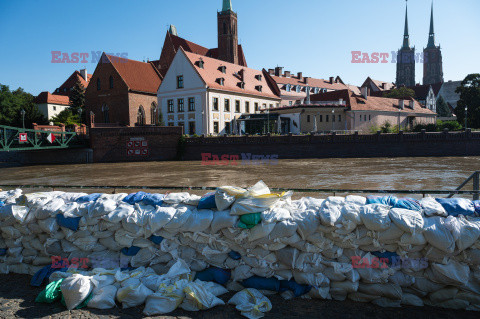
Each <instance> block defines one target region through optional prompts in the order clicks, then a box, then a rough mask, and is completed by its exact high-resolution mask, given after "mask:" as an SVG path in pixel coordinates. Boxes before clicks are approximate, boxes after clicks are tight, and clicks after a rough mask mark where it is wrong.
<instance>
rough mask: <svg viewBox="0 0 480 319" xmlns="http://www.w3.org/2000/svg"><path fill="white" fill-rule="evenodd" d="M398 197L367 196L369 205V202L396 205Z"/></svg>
mask: <svg viewBox="0 0 480 319" xmlns="http://www.w3.org/2000/svg"><path fill="white" fill-rule="evenodd" d="M397 201H398V198H396V197H395V196H372V195H370V196H367V203H366V204H367V205H368V204H383V205H388V206H391V207H395V205H396V204H397Z"/></svg>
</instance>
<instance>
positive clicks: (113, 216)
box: [102, 202, 135, 223]
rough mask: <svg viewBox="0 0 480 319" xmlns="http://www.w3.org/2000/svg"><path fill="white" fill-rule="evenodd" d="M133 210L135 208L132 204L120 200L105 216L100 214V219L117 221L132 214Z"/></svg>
mask: <svg viewBox="0 0 480 319" xmlns="http://www.w3.org/2000/svg"><path fill="white" fill-rule="evenodd" d="M134 211H135V208H134V207H133V205H130V204H127V203H124V202H121V203H119V204H118V206H117V207H116V208H115V209H114V210H113V211H111V212H109V213H108V214H107V215H106V216H102V219H104V220H107V221H109V222H111V223H119V222H121V221H122V220H124V219H126V218H127V217H128V216H130V215H131V214H133V212H134Z"/></svg>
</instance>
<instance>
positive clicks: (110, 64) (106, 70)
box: [85, 53, 162, 126]
mask: <svg viewBox="0 0 480 319" xmlns="http://www.w3.org/2000/svg"><path fill="white" fill-rule="evenodd" d="M161 82H162V76H161V75H160V73H159V72H158V70H157V69H156V68H155V66H153V64H152V63H144V62H139V61H134V60H129V59H124V58H119V57H116V56H110V55H107V54H105V53H103V54H102V57H101V59H100V61H99V62H98V64H97V67H96V69H95V72H94V73H93V75H92V78H91V80H90V85H89V86H88V87H87V90H86V92H85V108H86V112H87V118H88V125H92V124H94V126H95V125H96V126H100V125H102V124H103V125H105V124H107V125H106V126H111V125H122V126H136V125H155V124H159V123H158V114H159V112H158V106H157V96H156V95H157V90H158V87H159V86H160V83H161ZM92 113H93V115H94V121H95V123H91V116H88V115H89V114H90V115H91V114H92ZM99 124H100V125H99Z"/></svg>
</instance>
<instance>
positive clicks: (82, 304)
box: [61, 291, 93, 309]
mask: <svg viewBox="0 0 480 319" xmlns="http://www.w3.org/2000/svg"><path fill="white" fill-rule="evenodd" d="M92 298H93V291H92V292H91V293H90V294H89V295H88V297H87V298H85V300H84V301H82V302H81V303H80V304H79V305H78V306H77V307H76V308H75V309H81V308H83V307H86V306H87V304H88V303H89V302H90V300H91V299H92ZM61 303H62V305H64V306H65V307H66V306H67V305H66V304H65V299H63V295H62V300H61Z"/></svg>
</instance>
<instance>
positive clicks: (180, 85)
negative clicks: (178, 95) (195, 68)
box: [177, 75, 183, 89]
mask: <svg viewBox="0 0 480 319" xmlns="http://www.w3.org/2000/svg"><path fill="white" fill-rule="evenodd" d="M177 89H183V75H179V76H177Z"/></svg>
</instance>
